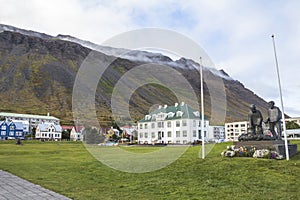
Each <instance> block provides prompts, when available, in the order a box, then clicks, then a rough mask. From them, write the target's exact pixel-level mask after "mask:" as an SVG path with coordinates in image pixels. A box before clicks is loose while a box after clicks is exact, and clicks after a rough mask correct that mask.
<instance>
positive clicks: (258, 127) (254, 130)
mask: <svg viewBox="0 0 300 200" xmlns="http://www.w3.org/2000/svg"><path fill="white" fill-rule="evenodd" d="M248 119H249V128H250V130H251V135H252V136H256V137H257V136H261V135H262V134H263V129H262V122H263V117H262V114H261V112H260V111H259V110H257V109H256V106H255V105H254V104H251V105H250V112H249V114H248Z"/></svg>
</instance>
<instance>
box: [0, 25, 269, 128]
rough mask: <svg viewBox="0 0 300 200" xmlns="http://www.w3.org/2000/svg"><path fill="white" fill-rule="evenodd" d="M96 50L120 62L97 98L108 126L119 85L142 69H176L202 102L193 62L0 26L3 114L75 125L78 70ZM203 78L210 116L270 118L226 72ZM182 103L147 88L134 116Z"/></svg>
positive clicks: (138, 95) (134, 102)
mask: <svg viewBox="0 0 300 200" xmlns="http://www.w3.org/2000/svg"><path fill="white" fill-rule="evenodd" d="M93 50H94V51H95V50H97V55H98V57H99V58H101V59H104V60H105V59H108V60H109V59H112V58H113V59H115V60H114V62H113V63H112V64H111V65H110V66H109V68H108V69H107V70H106V71H105V73H104V75H103V76H102V78H101V79H100V80H99V84H98V87H97V93H96V95H95V100H96V108H97V117H98V119H99V121H100V124H101V125H103V126H109V125H110V123H111V121H112V120H113V119H112V115H111V109H110V107H111V96H112V91H113V89H114V87H115V85H116V84H117V82H118V80H120V78H121V77H122V76H123V75H124V74H125V73H126V72H128V71H129V70H131V69H134V68H135V67H137V66H140V65H141V64H147V63H157V64H163V65H168V66H170V67H172V68H173V69H175V70H176V71H177V72H179V73H180V74H182V75H183V76H184V77H185V78H186V80H188V82H189V83H190V85H191V86H192V88H193V90H194V91H196V93H197V96H198V97H199V94H200V90H199V85H200V81H199V72H198V70H197V69H198V64H197V63H196V62H194V61H193V60H189V59H186V58H180V59H179V60H176V61H173V60H172V59H171V58H169V57H167V56H165V55H162V54H160V53H151V52H146V51H136V50H134V51H129V52H128V50H126V49H118V48H114V47H105V46H100V45H96V44H93V43H91V42H88V41H83V40H80V39H77V38H74V37H72V36H64V35H58V36H56V37H54V36H50V35H47V34H43V33H38V32H34V31H28V30H23V29H18V28H15V27H12V26H8V25H0V99H1V101H0V102H1V103H0V111H6V112H17V113H32V114H46V113H47V112H50V113H51V115H53V116H56V117H58V118H61V119H62V124H71V123H73V116H72V90H73V85H74V81H75V78H76V74H77V72H78V69H79V67H80V66H81V64H82V63H83V61H84V60H85V59H86V57H87V56H88V55H89V54H90V52H92V51H93ZM125 52H127V53H126V54H124V53H125ZM120 54H122V55H121V56H118V57H115V56H117V55H120ZM204 77H206V79H207V81H206V82H205V83H204V96H205V99H204V102H205V114H206V115H207V116H208V117H210V116H211V115H212V113H211V111H210V110H211V109H210V108H211V105H212V104H213V106H219V105H222V104H224V103H225V106H226V107H225V109H226V121H227V122H229V121H237V120H238V121H240V120H246V119H247V113H248V111H249V108H248V107H249V105H250V104H256V105H257V107H258V108H260V110H261V111H262V113H263V115H264V116H266V108H267V103H266V102H265V101H264V100H263V99H262V98H260V97H259V96H257V95H256V94H254V93H253V92H252V91H251V90H249V89H247V88H245V87H244V86H243V84H242V83H240V82H239V81H237V80H233V79H232V78H231V77H230V76H229V75H228V74H226V72H224V71H223V70H220V71H218V70H216V69H210V68H204ZM216 79H219V80H220V79H221V81H222V84H223V87H224V91H225V94H226V95H222V94H219V93H217V92H215V90H214V88H216V87H217V84H215V82H214V81H213V80H216ZM173 81H176V80H173ZM212 96H214V97H215V99H214V100H212V99H211V97H212ZM199 99H200V98H199ZM177 101H178V100H177V98H176V96H175V95H174V94H173V93H172V91H170V89H168V88H165V87H162V86H159V85H155V84H148V85H145V86H143V87H140V88H138V89H137V90H136V91H135V92H134V93H133V95H132V96H131V99H130V114H131V116H132V117H133V118H134V120H139V119H140V118H142V117H143V116H144V115H145V114H147V113H148V111H149V109H151V107H152V106H153V105H154V104H161V105H162V104H168V105H172V104H174V103H175V102H177ZM213 101H214V102H213ZM199 102H200V101H199ZM196 109H198V108H196ZM217 112H219V111H217ZM220 112H221V111H220ZM217 114H218V113H217ZM221 114H222V113H220V115H221ZM211 121H212V123H213V124H222V123H223V122H222V121H220V120H216V119H211Z"/></svg>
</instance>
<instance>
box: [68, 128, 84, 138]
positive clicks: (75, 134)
mask: <svg viewBox="0 0 300 200" xmlns="http://www.w3.org/2000/svg"><path fill="white" fill-rule="evenodd" d="M82 130H83V127H82V126H73V128H72V129H71V131H70V140H72V141H83V132H82Z"/></svg>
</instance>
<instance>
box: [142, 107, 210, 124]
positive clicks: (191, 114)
mask: <svg viewBox="0 0 300 200" xmlns="http://www.w3.org/2000/svg"><path fill="white" fill-rule="evenodd" d="M178 111H181V112H182V115H181V116H178V115H177V112H178ZM196 112H198V116H197V115H196V114H195V113H196ZM159 113H165V114H167V116H166V118H165V120H174V119H200V113H199V111H196V110H194V109H192V108H191V107H190V106H189V105H187V104H183V105H182V104H178V105H177V106H167V107H166V108H165V107H161V108H158V109H156V110H154V111H152V112H151V113H149V114H148V115H149V116H151V118H149V119H146V116H147V115H146V116H145V117H144V118H143V119H141V120H139V121H138V122H151V121H155V119H153V115H157V114H159ZM169 113H173V116H171V115H170V116H169V115H168V114H169ZM204 119H205V120H207V117H206V116H204Z"/></svg>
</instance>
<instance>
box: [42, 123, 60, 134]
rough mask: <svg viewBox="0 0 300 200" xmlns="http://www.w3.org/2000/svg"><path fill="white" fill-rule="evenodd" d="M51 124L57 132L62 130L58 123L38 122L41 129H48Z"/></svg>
mask: <svg viewBox="0 0 300 200" xmlns="http://www.w3.org/2000/svg"><path fill="white" fill-rule="evenodd" d="M50 126H53V127H54V128H55V131H56V132H62V128H61V126H60V125H56V124H47V123H46V124H38V127H39V129H40V130H41V131H48V128H49V127H50Z"/></svg>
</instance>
